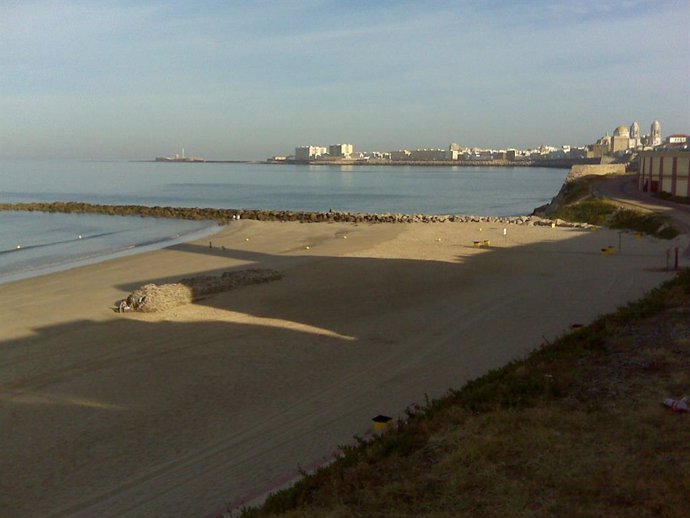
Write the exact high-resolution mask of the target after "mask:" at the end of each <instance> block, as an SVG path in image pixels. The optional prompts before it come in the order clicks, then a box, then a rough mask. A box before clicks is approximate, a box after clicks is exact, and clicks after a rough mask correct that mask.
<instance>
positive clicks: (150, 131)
mask: <svg viewBox="0 0 690 518" xmlns="http://www.w3.org/2000/svg"><path fill="white" fill-rule="evenodd" d="M688 27H690V3H689V2H688V1H687V0H677V1H675V0H674V1H664V0H644V1H637V0H613V1H607V0H596V1H591V0H581V1H572V0H567V1H566V0H563V1H551V2H549V1H539V0H526V1H519V0H516V1H515V2H510V3H508V2H503V1H500V2H499V1H491V0H489V1H479V0H477V1H431V2H420V1H395V2H394V1H385V0H384V1H370V0H356V1H329V0H300V1H289V0H285V1H275V0H258V1H249V0H247V1H240V0H237V1H215V2H211V1H155V2H153V1H152V2H147V1H107V0H102V1H96V0H93V1H74V0H58V1H32V0H20V1H15V0H3V1H2V3H1V4H0V67H1V68H0V157H6V158H7V157H74V158H127V159H138V158H141V159H148V158H152V157H154V156H156V155H163V154H172V153H174V152H176V151H178V150H179V149H180V148H181V147H183V146H184V147H185V149H186V151H187V153H188V154H197V155H202V156H205V157H206V158H209V159H255V158H265V157H267V156H270V155H274V154H289V153H292V151H293V149H294V147H295V146H297V145H303V144H321V145H328V144H333V143H340V142H347V143H353V144H355V148H356V149H360V150H391V149H400V148H417V147H446V146H447V145H448V144H449V143H450V142H457V143H459V144H460V145H463V146H481V147H508V146H517V147H531V146H538V145H540V144H551V145H561V144H588V143H591V142H593V141H594V140H596V139H597V138H598V137H600V136H601V135H603V133H604V132H606V131H609V132H610V131H612V130H613V129H614V128H615V127H616V126H618V125H619V124H625V125H630V123H631V122H632V121H633V120H637V121H638V122H639V124H640V127H641V128H642V132H643V133H647V132H648V131H649V125H650V124H651V122H652V121H653V120H654V119H659V120H660V121H661V126H662V133H663V134H664V135H667V134H669V133H678V132H680V133H685V132H690V97H689V96H690V93H689V92H690V69H689V67H690V65H689V63H690V36H689V34H688Z"/></svg>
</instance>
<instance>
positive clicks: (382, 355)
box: [0, 221, 687, 518]
mask: <svg viewBox="0 0 690 518" xmlns="http://www.w3.org/2000/svg"><path fill="white" fill-rule="evenodd" d="M504 228H506V234H505V235H504V233H503V230H504ZM619 239H620V241H619ZM484 240H488V241H490V244H491V246H490V247H481V248H475V247H474V246H473V242H474V241H484ZM209 241H211V242H212V245H213V246H212V247H209ZM619 242H620V244H621V245H622V246H621V248H622V249H621V250H620V251H619V252H618V253H617V254H615V255H609V256H603V255H602V254H601V249H602V248H605V247H608V246H615V247H618V245H619ZM679 245H680V246H681V249H682V250H684V249H685V248H686V247H687V239H686V238H685V237H682V238H680V241H679ZM671 246H675V244H674V242H668V241H661V240H657V239H654V238H650V237H643V238H641V239H637V238H635V236H634V235H633V234H632V233H626V234H619V233H618V232H617V231H610V230H597V231H592V230H583V229H573V228H561V227H558V228H550V227H534V226H527V225H510V226H507V227H504V226H502V225H499V224H491V223H477V224H474V223H471V224H470V223H440V224H375V225H369V224H359V225H357V224H352V223H316V224H302V223H281V222H258V221H238V222H233V223H232V224H231V225H229V226H228V227H226V228H224V229H223V231H222V232H221V233H220V234H218V235H215V236H212V237H211V238H206V239H204V240H203V241H199V242H193V243H187V244H181V245H176V246H173V247H171V248H168V249H164V250H159V251H155V252H149V253H145V254H142V255H137V256H131V257H124V258H120V259H115V260H111V261H108V262H105V263H101V264H96V265H90V266H85V267H81V268H78V269H74V270H70V271H66V272H59V273H55V274H51V275H48V276H44V277H39V278H34V279H28V280H24V281H19V282H15V283H10V284H5V285H2V286H0V290H1V291H2V297H0V430H1V432H0V433H2V440H1V441H0V472H1V473H3V476H2V477H0V516H3V517H4V516H9V517H17V518H22V517H34V516H65V517H66V516H70V517H79V516H82V517H91V516H99V517H109V516H112V517H115V516H118V517H120V516H142V517H143V516H169V517H172V516H180V517H182V516H185V517H188V516H200V517H203V516H209V515H213V513H214V512H215V511H217V510H218V509H221V508H222V507H223V506H224V505H226V504H227V503H228V502H233V501H239V500H240V499H242V498H243V497H246V496H247V495H253V494H258V493H260V492H261V491H262V490H263V489H265V488H267V487H271V485H272V484H275V483H277V482H276V481H281V480H283V481H284V480H286V479H287V478H289V476H290V474H292V473H294V472H295V470H296V468H297V467H298V466H300V465H301V466H308V465H310V464H311V463H313V462H315V461H318V459H321V458H323V457H324V456H327V455H329V454H330V453H331V452H333V451H334V450H335V449H336V447H337V445H339V444H344V443H348V442H349V441H350V440H351V438H352V436H353V435H355V434H358V435H363V434H365V433H366V432H367V431H368V430H370V429H371V418H372V417H373V416H375V415H377V414H386V415H389V416H393V417H397V416H402V415H404V412H403V410H404V408H405V407H406V406H407V405H409V404H411V403H414V402H423V401H424V398H425V396H426V395H428V396H429V397H436V396H440V395H442V394H443V393H444V392H446V390H447V389H449V388H451V387H460V386H461V385H462V384H463V383H464V382H466V381H467V380H469V379H472V378H475V377H477V376H479V375H481V374H483V373H485V372H486V371H487V370H489V369H491V368H495V367H499V366H501V365H503V364H505V363H506V362H508V361H509V360H511V359H513V358H517V357H521V356H524V355H525V354H526V353H528V352H529V351H530V350H532V349H534V348H535V347H538V346H539V345H540V343H543V342H544V340H550V339H552V338H554V337H556V336H558V335H560V334H562V333H564V332H568V330H569V328H570V326H571V325H572V324H575V323H588V322H590V321H591V320H592V319H594V318H595V317H596V316H597V315H599V314H601V313H604V312H608V311H611V310H613V309H615V308H616V307H618V306H620V305H622V304H624V303H626V302H628V301H632V300H634V299H636V298H639V297H640V296H641V295H642V294H643V293H645V292H646V291H648V290H649V289H651V288H652V287H654V286H656V285H658V284H659V283H661V282H662V281H664V280H666V279H668V278H670V277H671V276H672V275H673V273H672V272H668V271H666V270H665V266H666V264H667V263H666V251H667V249H668V248H669V247H671ZM683 260H685V259H683ZM244 268H272V269H275V270H278V271H280V272H281V273H282V274H283V278H282V279H281V280H278V281H275V282H271V283H267V284H261V285H256V286H246V287H243V288H240V289H237V290H234V291H230V292H227V293H222V294H216V295H213V296H209V297H208V298H205V299H203V300H200V301H198V302H196V303H194V304H190V305H185V306H178V307H176V308H174V309H170V310H168V311H165V312H161V313H151V314H143V313H126V314H118V313H115V312H113V310H112V306H113V303H114V302H115V301H116V300H117V299H121V298H123V297H125V296H126V295H127V294H128V293H129V292H130V291H132V290H133V289H135V288H137V287H139V286H141V285H143V284H146V283H150V282H155V283H167V282H176V281H178V280H180V279H181V278H183V277H189V276H192V275H201V274H204V275H208V274H220V273H221V272H225V271H233V270H241V269H244Z"/></svg>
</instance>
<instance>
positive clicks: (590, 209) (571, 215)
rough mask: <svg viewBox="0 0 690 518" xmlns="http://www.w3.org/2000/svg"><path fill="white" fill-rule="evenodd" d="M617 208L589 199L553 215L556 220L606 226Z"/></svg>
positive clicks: (561, 209)
mask: <svg viewBox="0 0 690 518" xmlns="http://www.w3.org/2000/svg"><path fill="white" fill-rule="evenodd" d="M616 210H617V207H616V206H615V205H614V204H613V203H611V202H609V201H606V200H602V199H599V198H588V199H585V200H584V201H580V202H578V203H573V204H569V205H564V206H562V207H560V208H559V209H558V210H557V211H556V212H555V213H554V215H553V217H554V218H558V219H563V220H566V221H576V222H582V223H589V224H591V225H604V224H605V223H606V221H607V220H608V218H609V216H611V215H612V214H613V213H614V212H616Z"/></svg>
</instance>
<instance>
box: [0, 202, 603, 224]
mask: <svg viewBox="0 0 690 518" xmlns="http://www.w3.org/2000/svg"><path fill="white" fill-rule="evenodd" d="M0 210H6V211H7V210H20V211H39V212H61V213H77V214H78V213H83V214H107V215H112V216H142V217H156V218H178V219H189V220H207V221H215V222H217V223H219V224H222V225H224V224H228V223H230V222H231V221H233V220H237V219H250V220H256V221H299V222H301V223H324V222H325V223H372V224H373V223H499V224H505V225H537V226H553V225H556V226H565V227H589V226H590V225H588V224H586V223H571V222H566V221H563V220H559V219H556V220H551V219H547V218H543V217H540V216H537V215H534V214H533V215H529V216H475V215H465V214H445V215H441V214H400V213H388V212H387V213H358V212H343V211H333V210H330V211H328V212H309V211H288V210H260V209H213V208H199V207H193V208H188V207H147V206H142V205H95V204H90V203H79V202H53V203H16V204H9V203H5V204H0Z"/></svg>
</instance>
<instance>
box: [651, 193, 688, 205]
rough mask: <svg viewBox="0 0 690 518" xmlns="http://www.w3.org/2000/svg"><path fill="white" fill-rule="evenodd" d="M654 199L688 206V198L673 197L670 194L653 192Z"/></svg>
mask: <svg viewBox="0 0 690 518" xmlns="http://www.w3.org/2000/svg"><path fill="white" fill-rule="evenodd" d="M652 196H654V197H655V198H659V199H660V200H666V201H673V202H675V203H683V204H685V205H690V198H689V197H687V196H674V195H673V194H671V193H668V192H655V193H654V194H652Z"/></svg>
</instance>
